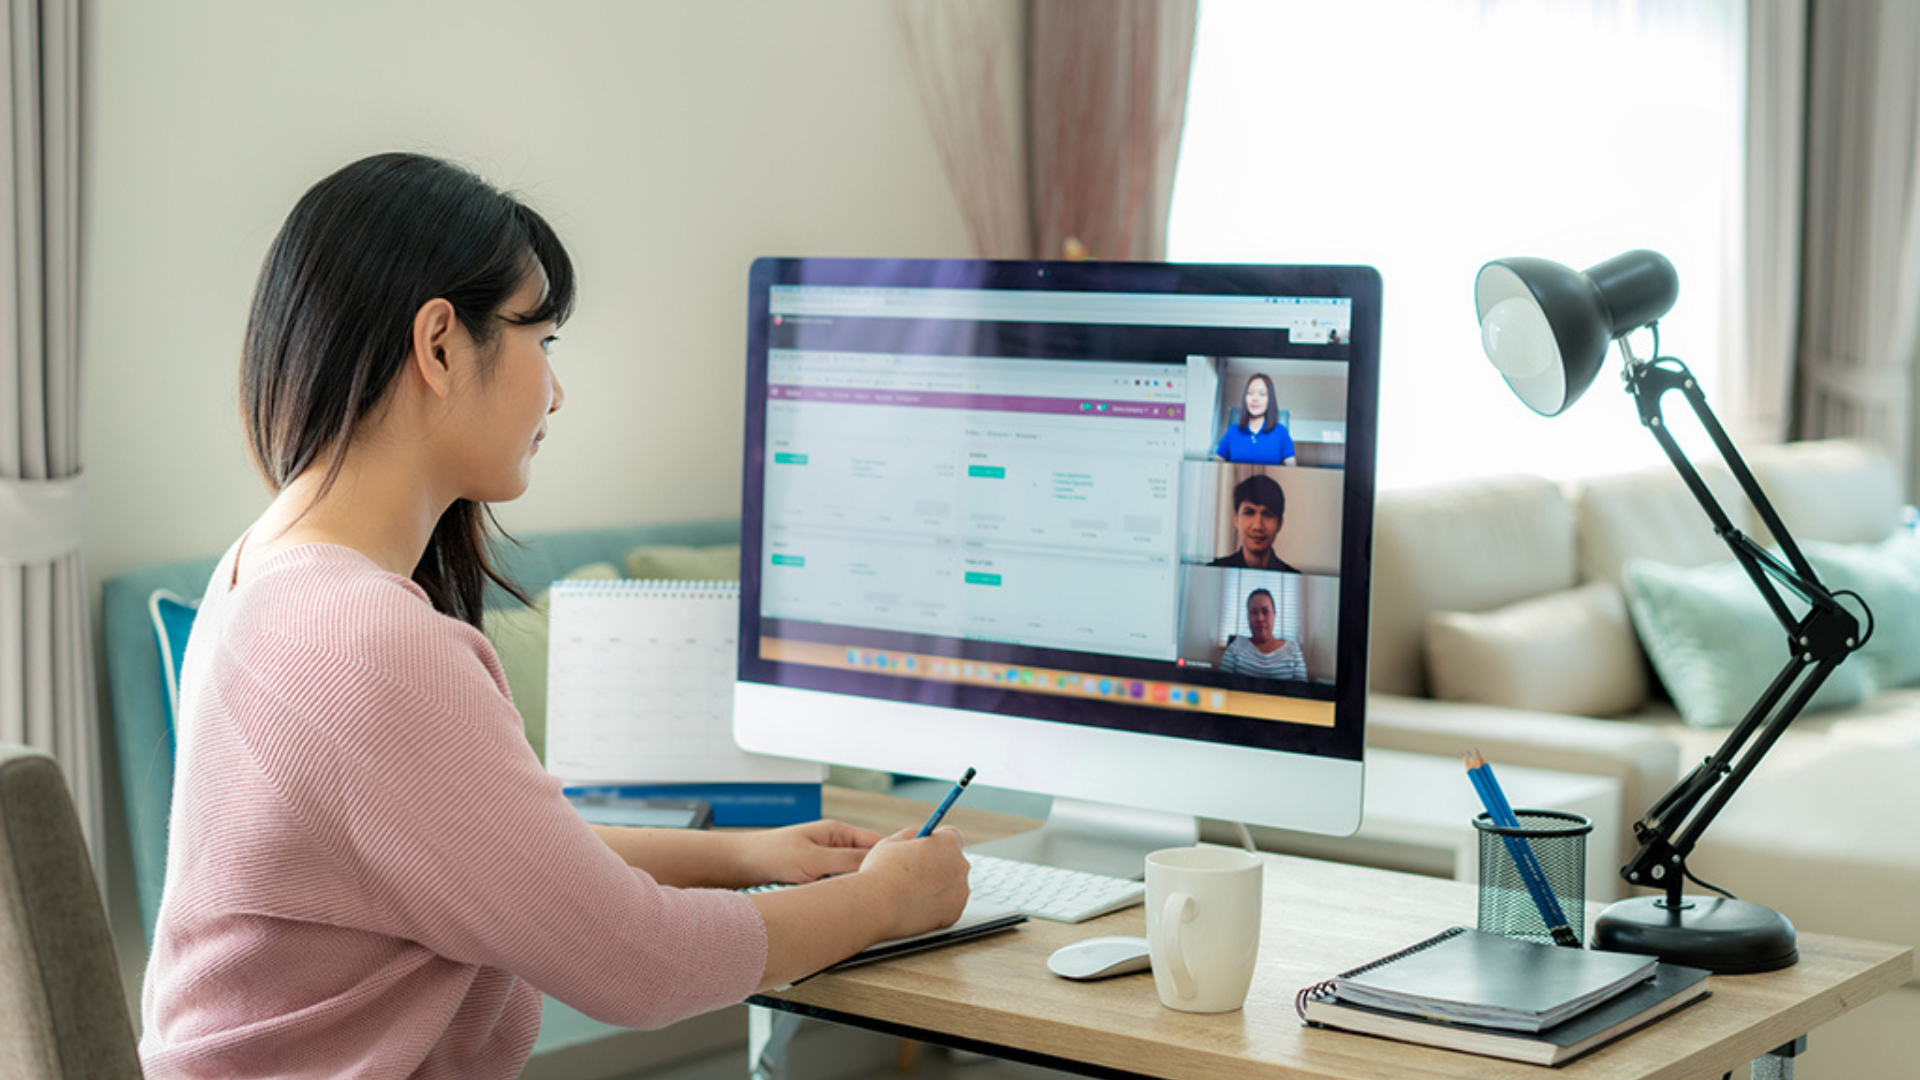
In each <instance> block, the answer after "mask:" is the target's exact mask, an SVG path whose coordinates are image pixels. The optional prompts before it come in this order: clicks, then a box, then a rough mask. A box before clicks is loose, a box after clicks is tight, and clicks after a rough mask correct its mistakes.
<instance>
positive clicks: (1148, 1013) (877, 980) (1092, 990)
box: [751, 788, 1913, 1080]
mask: <svg viewBox="0 0 1920 1080" xmlns="http://www.w3.org/2000/svg"><path fill="white" fill-rule="evenodd" d="M828 790H829V791H830V792H833V794H832V795H830V796H829V798H828V800H827V813H828V814H829V815H830V816H833V817H837V818H840V819H841V820H844V821H850V822H855V823H858V824H862V825H866V826H868V827H870V828H876V829H881V830H883V831H891V830H893V829H897V828H899V827H901V825H902V824H903V823H908V822H914V821H918V820H923V819H924V815H925V813H926V810H925V805H924V804H921V803H913V802H908V801H905V800H899V799H891V798H889V797H886V796H876V795H868V794H862V793H855V792H843V791H838V790H836V789H831V788H830V789H828ZM948 820H949V821H951V822H952V823H953V824H955V825H958V826H959V827H960V829H961V830H962V832H964V833H965V834H966V836H967V839H968V842H969V843H971V842H974V841H978V840H987V839H993V838H995V837H997V836H1001V835H1006V834H1008V833H1012V832H1019V831H1021V830H1022V828H1025V827H1031V825H1032V824H1033V823H1032V822H1031V821H1027V820H1026V819H1021V818H1010V817H1006V816H1005V815H999V814H985V813H980V812H977V811H975V812H969V811H967V810H966V809H965V807H964V804H963V805H962V806H961V807H958V808H956V809H955V810H954V812H953V814H952V816H951V817H950V818H949V819H948ZM1475 914H1476V906H1475V893H1474V889H1473V887H1472V886H1471V885H1467V884H1464V883H1461V882H1455V881H1443V880H1440V879H1437V878H1426V877H1417V876H1413V875H1407V874H1398V873H1392V872H1388V871H1382V870H1371V869H1366V868H1362V867H1354V866H1343V865H1339V864H1336V863H1326V862H1318V861H1315V860H1310V859H1301V858H1296V857H1291V856H1282V855H1274V856H1269V857H1268V862H1267V878H1266V914H1265V918H1264V921H1263V925H1262V928H1261V936H1260V964H1259V969H1258V971H1257V972H1256V974H1255V976H1254V982H1253V989H1252V992H1251V993H1250V994H1249V996H1248V999H1247V1005H1246V1007H1245V1008H1244V1009H1242V1010H1240V1011H1239V1012H1232V1013H1224V1014H1218V1015H1206V1016H1203V1015H1194V1014H1189V1013H1180V1012H1175V1011H1173V1010H1170V1009H1167V1008H1164V1007H1162V1006H1161V1004H1160V1001H1159V998H1158V997H1157V996H1156V995H1155V993H1154V988H1153V979H1152V976H1151V975H1150V974H1144V973H1143V974H1139V975H1129V976H1122V977H1120V978H1117V979H1109V980H1105V981H1102V982H1092V983H1075V982H1069V981H1066V980H1064V979H1059V978H1056V977H1055V976H1053V975H1052V974H1051V973H1049V972H1048V971H1047V968H1046V961H1047V956H1048V955H1049V954H1050V953H1052V952H1053V950H1055V949H1057V948H1059V947H1060V946H1062V945H1065V944H1067V943H1069V942H1072V941H1078V940H1080V939H1082V938H1087V937H1093V936H1096V935H1101V934H1134V935H1144V934H1145V933H1146V916H1145V914H1144V913H1143V911H1142V909H1141V908H1139V907H1134V908H1132V909H1130V910H1127V911H1123V912H1117V913H1115V914H1112V915H1108V916H1104V917H1102V918H1099V919H1095V920H1092V921H1090V922H1085V923H1080V924H1078V925H1064V924H1060V923H1050V922H1042V921H1039V920H1034V921H1032V922H1029V923H1027V924H1026V925H1024V926H1022V927H1020V928H1018V929H1015V930H1010V931H1008V932H1006V933H1003V934H998V935H995V936H993V937H990V938H986V939H982V940H980V941H976V942H971V943H966V944H961V945H955V946H951V947H947V948H942V949H936V950H933V951H930V952H925V953H920V954H917V955H914V956H909V957H903V958H900V959H897V960H891V961H887V962H884V963H879V964H870V965H866V966H863V967H857V968H852V969H849V970H846V971H841V972H834V973H830V974H826V975H821V976H818V977H816V978H813V979H810V980H807V981H806V982H803V983H801V984H800V985H798V986H796V987H793V988H791V989H788V990H786V991H783V992H780V993H774V994H763V995H759V996H757V997H755V998H753V999H751V1003H752V1004H755V1005H762V1006H766V1007H769V1008H772V1009H777V1010H785V1011H789V1012H793V1013H797V1014H800V1015H803V1016H808V1017H814V1018H818V1019H823V1020H830V1021H834V1022H836V1023H842V1024H848V1025H851V1026H854V1027H860V1028H866V1029H869V1030H873V1031H880V1032H884V1033H889V1034H895V1035H901V1036H906V1037H909V1038H915V1039H920V1040H923V1041H927V1042H932V1043H938V1044H943V1045H948V1046H957V1047H960V1048H963V1049H969V1050H978V1051H983V1052H986V1053H990V1054H994V1055H996V1056H1000V1057H1007V1058H1013V1059H1016V1060H1023V1061H1030V1062H1033V1063H1036V1064H1040V1065H1044V1066H1047V1067H1049V1068H1056V1069H1063V1070H1067V1071H1072V1072H1079V1073H1084V1074H1087V1075H1093V1076H1109V1075H1144V1076H1157V1077H1168V1078H1180V1080H1189V1078H1194V1077H1234V1078H1240V1077H1271V1078H1285V1080H1309V1078H1311V1080H1378V1078H1380V1077H1386V1076H1390V1077H1396V1078H1404V1080H1440V1078H1449V1077H1473V1078H1489V1080H1508V1078H1510V1080H1542V1078H1543V1077H1545V1076H1547V1075H1549V1074H1548V1073H1547V1072H1545V1071H1543V1070H1542V1069H1540V1068H1539V1067H1536V1066H1531V1065H1524V1064H1520V1063H1516V1062H1509V1061H1502V1060H1498V1059H1495V1058H1486V1057H1476V1056H1473V1055H1468V1054H1459V1053H1451V1052H1448V1051H1442V1050H1435V1049H1430V1048H1427V1047H1420V1046H1411V1045H1405V1044H1401V1043H1394V1042H1389V1041H1386V1040H1382V1039H1373V1038H1368V1037H1365V1036H1360V1035H1352V1034H1348V1033H1345V1032H1338V1031H1330V1030H1324V1029H1314V1028H1306V1027H1304V1026H1302V1025H1301V1023H1300V1020H1299V1018H1298V1017H1297V1016H1296V1015H1295V1013H1294V1011H1293V999H1294V994H1295V992H1296V991H1298V990H1299V989H1300V988H1301V987H1303V986H1307V985H1310V984H1312V983H1314V982H1317V981H1319V980H1321V979H1324V978H1327V977H1329V976H1331V975H1333V974H1334V973H1336V972H1340V971H1345V970H1346V969H1348V968H1351V967H1355V966H1358V965H1360V964H1363V963H1366V962H1367V961H1369V960H1373V959H1375V958H1377V957H1379V956H1381V955H1383V954H1385V953H1388V952H1392V951H1393V950H1395V949H1397V948H1400V947H1402V946H1405V945H1409V944H1412V943H1414V942H1416V941H1419V940H1420V939H1422V938H1424V937H1426V936H1428V935H1429V934H1433V933H1436V932H1438V931H1440V930H1443V929H1445V928H1446V927H1448V926H1453V925H1456V924H1461V925H1469V926H1470V925H1472V924H1473V922H1474V919H1475ZM1912 974H1913V950H1912V949H1911V948H1908V947H1906V946H1902V945H1887V944H1881V943H1877V942H1868V941H1856V940H1853V939H1850V938H1841V937H1831V936H1827V935H1820V934H1803V935H1801V937H1800V962H1799V963H1798V964H1796V965H1794V966H1793V967H1790V968H1787V969H1785V970H1783V971H1777V972H1769V973H1767V974H1763V975H1741V976H1715V977H1714V978H1713V981H1712V986H1713V996H1712V997H1710V998H1708V999H1707V1000H1706V1001H1704V1002H1702V1003H1700V1004H1698V1005H1695V1006H1694V1007H1692V1008H1689V1009H1685V1010H1683V1011H1681V1012H1680V1013H1678V1014H1676V1015H1674V1016H1671V1017H1668V1018H1666V1019H1664V1020H1661V1021H1659V1022H1658V1023H1656V1024H1654V1025H1652V1026H1650V1027H1648V1028H1646V1029H1645V1030H1642V1031H1640V1032H1637V1033H1635V1034H1634V1035H1632V1036H1630V1037H1628V1038H1625V1039H1622V1040H1620V1041H1619V1042H1616V1043H1614V1044H1612V1045H1611V1046H1608V1047H1604V1048H1602V1049H1600V1050H1598V1051H1596V1052H1594V1053H1593V1054H1590V1055H1588V1056H1587V1057H1584V1058H1581V1059H1579V1060H1577V1061H1575V1062H1573V1063H1571V1064H1569V1065H1567V1066H1565V1067H1563V1068H1561V1069H1558V1070H1554V1071H1553V1073H1552V1075H1553V1076H1555V1077H1556V1078H1559V1080H1602V1078H1604V1080H1703V1078H1709V1077H1713V1078H1717V1077H1719V1076H1720V1075H1721V1074H1723V1073H1726V1072H1728V1071H1730V1070H1732V1069H1735V1068H1737V1067H1739V1066H1741V1065H1743V1064H1745V1063H1746V1062H1748V1061H1751V1060H1753V1059H1754V1058H1757V1057H1760V1056H1762V1055H1764V1054H1766V1053H1768V1052H1770V1051H1772V1050H1774V1049H1775V1048H1777V1047H1780V1046H1783V1045H1785V1044H1787V1043H1790V1042H1792V1041H1793V1040H1794V1039H1795V1038H1797V1037H1799V1036H1802V1035H1805V1034H1807V1033H1809V1032H1811V1031H1813V1030H1814V1029H1815V1028H1817V1027H1818V1026H1819V1025H1820V1024H1823V1023H1825V1022H1826V1021H1828V1020H1831V1019H1833V1018H1834V1017H1835V1016H1838V1015H1839V1014H1841V1013H1842V1012H1845V1011H1847V1010H1848V1009H1851V1008H1854V1007H1856V1006H1858V1005H1861V1004H1863V1003H1865V1002H1866V1001H1868V1000H1871V999H1872V998H1874V997H1876V996H1878V995H1880V994H1882V993H1885V992H1887V991H1889V990H1891V989H1893V988H1894V987H1896V986H1899V985H1900V984H1901V983H1904V982H1906V981H1907V979H1908V978H1910V977H1911V976H1912ZM1816 1052H1817V1048H1816Z"/></svg>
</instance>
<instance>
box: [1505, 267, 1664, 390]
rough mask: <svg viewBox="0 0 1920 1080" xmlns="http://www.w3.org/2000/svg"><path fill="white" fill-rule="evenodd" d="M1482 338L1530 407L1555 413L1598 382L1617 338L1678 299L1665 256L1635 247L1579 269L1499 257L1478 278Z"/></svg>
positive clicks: (1508, 381)
mask: <svg viewBox="0 0 1920 1080" xmlns="http://www.w3.org/2000/svg"><path fill="white" fill-rule="evenodd" d="M1473 292H1474V301H1475V304H1476V306H1477V307H1478V308H1479V313H1480V343H1481V345H1482V346H1483V347H1484V348H1485V349H1486V352H1487V359H1489V360H1491V361H1493V366H1494V367H1496V368H1498V369H1499V370H1500V374H1501V376H1502V377H1504V378H1505V379H1506V380H1507V385H1508V386H1510V387H1512V388H1513V392H1514V393H1515V394H1517V395H1519V397H1520V400H1521V401H1523V402H1525V403H1526V405H1527V407H1528V408H1530V409H1532V410H1533V411H1535V412H1537V413H1541V414H1543V415H1546V416H1557V415H1559V414H1560V413H1562V412H1565V411H1566V410H1567V407H1568V406H1570V405H1572V404H1573V403H1574V402H1576V401H1578V400H1580V395H1581V394H1583V393H1585V392H1586V389H1587V387H1588V386H1591V385H1592V384H1593V377H1594V376H1595V375H1596V374H1598V373H1599V371H1600V364H1601V362H1602V361H1604V360H1605V359H1606V356H1607V348H1608V346H1610V345H1611V344H1612V343H1613V340H1614V339H1615V338H1618V337H1622V336H1624V335H1626V334H1629V333H1632V332H1633V331H1635V330H1638V329H1640V328H1641V327H1643V326H1646V325H1648V324H1650V323H1652V322H1654V321H1655V320H1657V319H1659V318H1660V316H1662V315H1665V314H1666V313H1667V311H1668V309H1670V308H1672V307H1673V302H1674V300H1675V299H1676V298H1677V297H1678V296H1679V295H1680V277H1679V275H1678V274H1676V273H1675V272H1674V269H1673V264H1672V263H1670V262H1668V261H1667V260H1666V257H1665V256H1663V255H1660V254H1658V253H1656V252H1652V251H1629V252H1627V253H1626V254H1624V255H1616V256H1614V257H1613V258H1611V259H1608V260H1607V261H1606V262H1603V263H1599V264H1597V265H1595V266H1593V267H1590V268H1588V269H1587V270H1585V271H1584V272H1583V271H1579V270H1574V269H1572V268H1570V267H1566V266H1562V265H1560V264H1559V263H1556V262H1550V261H1548V260H1546V259H1530V258H1517V259H1498V260H1496V261H1494V262H1490V263H1488V264H1487V265H1485V266H1483V267H1481V268H1480V275H1479V277H1478V279H1476V280H1475V282H1474V288H1473Z"/></svg>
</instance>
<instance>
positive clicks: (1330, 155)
mask: <svg viewBox="0 0 1920 1080" xmlns="http://www.w3.org/2000/svg"><path fill="white" fill-rule="evenodd" d="M1745 31H1746V0H1669V2H1664V3H1663V2H1659V0H1484V2H1470V0H1450V2H1449V0H1346V2H1342V3H1338V4H1328V3H1320V2H1313V0H1202V4H1201V8H1200V21H1199V30H1198V35H1197V39H1196V44H1195V50H1194V65H1193V78H1192V85H1191V88H1190V90H1189V98H1188V104H1187V118H1186V133H1185V139H1184V141H1183V143H1182V146H1181V152H1180V165H1179V174H1178V177H1177V179H1176V181H1175V186H1174V195H1173V208H1172V223H1171V228H1170V234H1169V253H1170V257H1172V258H1174V259H1178V260H1182V261H1251V262H1286V263H1311V262H1340V263H1353V262H1358V263H1368V264H1371V265H1373V266H1376V267H1378V268H1379V269H1380V271H1381V274H1382V276H1383V278H1384V279H1385V282H1386V297H1385V309H1384V310H1385V319H1386V326H1385V328H1384V331H1383V335H1384V336H1383V347H1382V377H1381V433H1380V435H1381V437H1380V480H1381V483H1382V484H1383V485H1387V486H1398V485H1406V484H1416V483H1425V482H1433V481H1439V480H1444V479H1449V478H1453V477H1457V476H1464V475H1473V474H1483V473H1490V472H1499V471H1507V470H1514V469H1526V470H1529V471H1536V472H1544V473H1547V474H1549V475H1558V476H1571V475H1579V474H1584V473H1591V472H1595V471H1602V470H1606V469H1608V468H1616V467H1622V466H1624V465H1627V464H1637V463H1640V462H1652V461H1657V460H1659V451H1658V449H1657V447H1656V445H1655V444H1654V442H1653V440H1652V439H1651V438H1650V437H1649V436H1648V435H1647V434H1646V433H1645V432H1644V431H1642V430H1640V427H1639V422H1638V419H1637V417H1636V415H1635V413H1634V410H1633V408H1632V405H1631V403H1630V402H1629V401H1627V400H1626V399H1625V396H1624V395H1623V394H1621V393H1620V392H1619V386H1620V384H1619V382H1618V380H1617V379H1616V378H1615V377H1614V373H1613V367H1612V366H1611V363H1610V366H1609V368H1608V369H1607V370H1606V371H1605V372H1603V373H1602V375H1601V377H1600V379H1599V380H1598V381H1597V382H1596V383H1595V385H1594V388H1593V389H1592V390H1591V391H1589V392H1588V394H1587V399H1588V400H1583V401H1581V402H1580V403H1579V404H1578V405H1576V406H1575V407H1574V408H1573V409H1572V410H1571V411H1569V412H1568V413H1566V414H1565V415H1563V416H1561V417H1558V418H1556V419H1554V420H1546V419H1543V418H1540V417H1536V416H1534V415H1533V414H1532V413H1530V412H1528V411H1527V410H1526V408H1525V407H1524V406H1522V405H1521V404H1520V403H1519V401H1518V400H1517V399H1516V398H1514V397H1513V395H1512V394H1511V393H1510V392H1509V391H1508V390H1507V389H1506V387H1505V386H1504V385H1503V384H1502V383H1501V382H1500V380H1499V377H1498V376H1497V375H1496V374H1495V372H1494V370H1493V368H1492V366H1491V365H1489V364H1488V363H1487V361H1486V359H1485V357H1484V355H1483V354H1482V353H1481V351H1480V344H1479V329H1478V327H1477V325H1476V324H1475V321H1474V311H1473V279H1474V275H1475V273H1476V272H1477V271H1478V270H1479V268H1480V266H1481V265H1482V264H1483V263H1485V262H1486V261H1488V260H1490V259H1495V258H1501V257H1505V256H1511V255H1534V256H1540V257H1543V258H1549V259H1553V260H1555V261H1557V262H1562V263H1566V264H1568V265H1571V266H1576V267H1582V268H1584V267H1586V266H1590V265H1592V264H1593V263H1596V262H1599V261H1601V260H1602V259H1605V258H1608V257H1610V256H1612V255H1616V254H1619V253H1620V252H1622V251H1626V250H1629V249H1632V248H1640V247H1645V248H1652V249H1654V250H1656V251H1660V252H1661V253H1663V254H1665V255H1666V256H1667V257H1668V258H1669V259H1671V260H1672V261H1673V263H1674V265H1675V267H1676V268H1677V269H1678V270H1679V272H1680V282H1681V285H1680V299H1679V302H1678V304H1677V305H1676V306H1675V308H1674V310H1673V311H1672V313H1671V314H1670V315H1669V316H1668V317H1667V318H1666V319H1665V320H1664V321H1663V322H1662V325H1661V342H1660V344H1661V351H1662V352H1663V353H1664V354H1667V355H1672V356H1677V357H1679V358H1681V359H1682V360H1685V361H1686V362H1687V364H1688V365H1689V366H1690V367H1692V368H1693V369H1694V371H1695V372H1696V373H1697V374H1698V375H1699V376H1700V379H1701V381H1702V385H1704V386H1705V387H1706V388H1707V390H1708V393H1709V395H1710V396H1711V397H1713V399H1714V403H1715V408H1716V410H1719V411H1721V412H1722V413H1723V419H1726V420H1728V421H1729V423H1730V424H1733V425H1736V430H1738V425H1739V420H1738V418H1737V417H1736V416H1734V415H1732V414H1731V411H1730V407H1729V406H1728V405H1727V404H1726V402H1727V401H1728V400H1729V399H1728V398H1726V397H1725V396H1724V395H1723V394H1722V393H1721V392H1720V386H1719V384H1720V382H1721V380H1720V378H1719V376H1720V374H1721V372H1722V370H1723V368H1724V367H1725V366H1726V365H1727V363H1728V359H1727V358H1728V357H1737V356H1740V355H1741V354H1742V352H1743V350H1744V349H1745V337H1746V335H1747V333H1748V330H1747V327H1746V324H1745V321H1744V300H1743V293H1742V290H1743V287H1744V281H1743V278H1742V275H1741V273H1740V268H1741V266H1742V264H1743V259H1744V255H1743V250H1744V246H1745V244H1746V243H1747V239H1746V234H1745V231H1744V229H1743V227H1742V223H1743V216H1744V212H1745V207H1744V203H1743V197H1742V196H1743V191H1744V185H1743V182H1742V180H1743V124H1744V118H1745V111H1744V100H1745V93H1744V83H1745V76H1746V52H1745V50H1746V32H1745ZM1645 345H1646V342H1644V341H1641V342H1637V343H1636V347H1637V348H1638V349H1639V351H1641V352H1642V353H1643V354H1644V353H1645V351H1646V349H1645Z"/></svg>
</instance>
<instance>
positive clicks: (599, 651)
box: [546, 580, 825, 825]
mask: <svg viewBox="0 0 1920 1080" xmlns="http://www.w3.org/2000/svg"><path fill="white" fill-rule="evenodd" d="M739 611H740V589H739V585H738V584H736V583H734V582H730V581H727V582H720V581H655V580H625V581H562V582H556V583H555V584H554V586H553V592H552V609H551V614H550V623H549V629H548V650H547V759H546V760H547V771H548V772H550V773H552V774H554V775H555V776H558V777H560V778H561V780H562V781H563V782H565V784H566V785H567V790H568V793H569V794H570V795H577V796H589V797H604V796H610V795H617V796H633V797H639V796H666V797H678V798H693V799H703V800H705V801H707V802H709V803H711V804H712V805H713V823H714V824H715V825H779V824H787V823H789V822H794V821H811V820H814V819H816V818H818V817H819V816H820V782H821V779H822V778H823V776H824V775H825V770H824V767H822V766H821V765H819V764H817V763H814V762H806V761H796V760H793V759H791V758H777V757H769V756H767V755H764V754H750V753H747V752H746V751H744V750H742V749H740V748H739V747H738V746H736V745H735V744H734V741H733V684H734V675H735V672H736V670H737V665H738V652H737V650H738V641H739Z"/></svg>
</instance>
